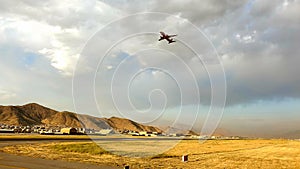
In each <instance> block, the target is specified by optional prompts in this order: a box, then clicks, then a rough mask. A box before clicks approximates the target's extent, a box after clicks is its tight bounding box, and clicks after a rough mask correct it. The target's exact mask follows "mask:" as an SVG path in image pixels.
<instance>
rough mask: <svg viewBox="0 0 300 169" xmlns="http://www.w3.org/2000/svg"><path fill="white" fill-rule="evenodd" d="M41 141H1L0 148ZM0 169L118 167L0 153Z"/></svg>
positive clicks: (110, 168)
mask: <svg viewBox="0 0 300 169" xmlns="http://www.w3.org/2000/svg"><path fill="white" fill-rule="evenodd" d="M40 142H41V141H27V142H26V141H25V142H22V143H21V142H20V141H9V142H8V141H1V142H0V147H4V146H7V145H13V144H23V143H40ZM0 169H120V168H118V167H110V166H100V165H93V164H85V163H79V162H66V161H60V160H46V159H40V158H33V157H25V156H17V155H12V154H6V153H2V152H0Z"/></svg>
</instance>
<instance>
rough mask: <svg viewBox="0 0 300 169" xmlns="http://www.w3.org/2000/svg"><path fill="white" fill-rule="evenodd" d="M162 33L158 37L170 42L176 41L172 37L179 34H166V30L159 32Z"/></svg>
mask: <svg viewBox="0 0 300 169" xmlns="http://www.w3.org/2000/svg"><path fill="white" fill-rule="evenodd" d="M159 33H160V34H161V36H160V39H158V41H161V40H164V39H165V40H167V41H168V42H169V44H170V43H173V42H176V41H175V40H174V39H173V38H171V37H174V36H177V35H168V34H165V33H164V32H159Z"/></svg>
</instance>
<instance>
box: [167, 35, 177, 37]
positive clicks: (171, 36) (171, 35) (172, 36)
mask: <svg viewBox="0 0 300 169" xmlns="http://www.w3.org/2000/svg"><path fill="white" fill-rule="evenodd" d="M174 36H177V35H169V37H174Z"/></svg>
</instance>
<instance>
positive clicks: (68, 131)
mask: <svg viewBox="0 0 300 169" xmlns="http://www.w3.org/2000/svg"><path fill="white" fill-rule="evenodd" d="M60 132H61V133H63V134H77V130H76V129H75V128H73V127H69V128H62V129H61V130H60Z"/></svg>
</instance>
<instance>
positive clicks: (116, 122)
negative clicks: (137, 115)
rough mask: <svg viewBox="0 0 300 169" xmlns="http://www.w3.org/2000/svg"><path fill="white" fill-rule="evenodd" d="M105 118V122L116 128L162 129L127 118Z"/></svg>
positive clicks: (157, 130) (154, 130)
mask: <svg viewBox="0 0 300 169" xmlns="http://www.w3.org/2000/svg"><path fill="white" fill-rule="evenodd" d="M105 120H106V122H107V124H109V125H110V126H111V127H112V128H114V129H117V130H132V131H152V132H162V130H161V129H159V128H157V127H153V126H145V125H141V124H139V123H137V122H134V121H132V120H129V119H123V118H118V117H111V118H109V119H105Z"/></svg>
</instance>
